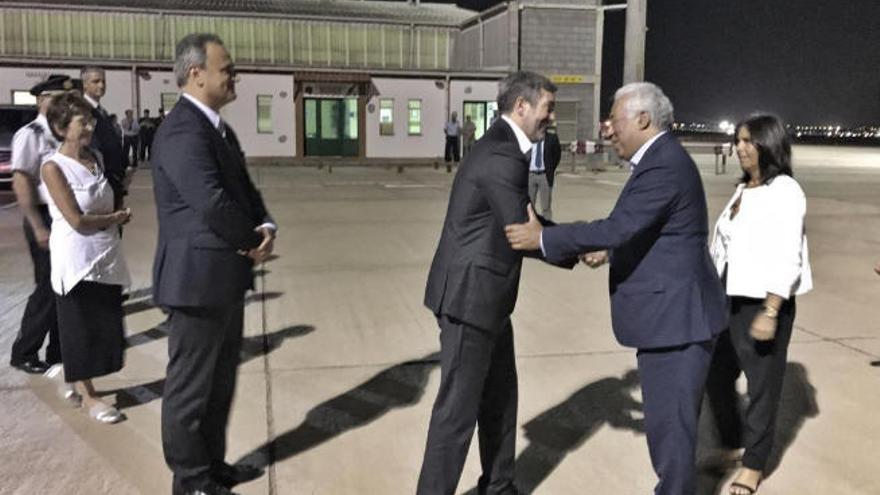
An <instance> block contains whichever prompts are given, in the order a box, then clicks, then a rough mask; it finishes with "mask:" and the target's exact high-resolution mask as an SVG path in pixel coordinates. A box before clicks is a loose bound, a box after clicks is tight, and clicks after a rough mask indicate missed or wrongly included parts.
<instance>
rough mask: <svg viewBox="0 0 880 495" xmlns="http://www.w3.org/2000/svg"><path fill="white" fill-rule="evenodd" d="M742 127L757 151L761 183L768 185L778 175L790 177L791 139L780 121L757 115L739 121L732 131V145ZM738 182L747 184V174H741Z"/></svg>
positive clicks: (773, 116) (771, 117)
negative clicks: (747, 132)
mask: <svg viewBox="0 0 880 495" xmlns="http://www.w3.org/2000/svg"><path fill="white" fill-rule="evenodd" d="M743 127H745V128H746V130H747V131H749V135H751V139H752V144H753V145H754V146H755V148H756V149H757V150H758V169H759V170H760V171H761V183H762V184H768V183H769V182H770V181H771V180H773V178H774V177H776V176H777V175H780V174H784V175H788V176H789V177H791V176H792V171H791V137H790V136H789V135H788V133H787V132H786V131H785V126H784V125H783V124H782V120H780V119H779V117H776V116H775V115H768V114H758V115H753V116H751V117H749V118H747V119H745V120H742V121H740V122H739V123H737V124H736V129H735V131H734V138H733V142H734V145H736V143H737V141H738V139H739V138H738V136H739V130H740V129H741V128H743ZM740 181H741V182H748V181H749V174H748V173H747V172H743V175H742V177H740Z"/></svg>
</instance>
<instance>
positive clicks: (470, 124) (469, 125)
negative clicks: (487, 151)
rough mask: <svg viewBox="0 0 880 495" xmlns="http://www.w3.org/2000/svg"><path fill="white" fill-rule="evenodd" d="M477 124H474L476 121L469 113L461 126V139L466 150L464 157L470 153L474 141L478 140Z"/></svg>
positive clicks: (463, 153)
mask: <svg viewBox="0 0 880 495" xmlns="http://www.w3.org/2000/svg"><path fill="white" fill-rule="evenodd" d="M476 136H477V126H476V124H474V121H473V120H471V116H470V115H467V116H465V118H464V125H462V126H461V139H462V143H463V144H464V150H463V152H462V158H464V157H466V156H467V155H468V153H470V152H471V148H472V147H473V146H474V142H476V140H477V137H476Z"/></svg>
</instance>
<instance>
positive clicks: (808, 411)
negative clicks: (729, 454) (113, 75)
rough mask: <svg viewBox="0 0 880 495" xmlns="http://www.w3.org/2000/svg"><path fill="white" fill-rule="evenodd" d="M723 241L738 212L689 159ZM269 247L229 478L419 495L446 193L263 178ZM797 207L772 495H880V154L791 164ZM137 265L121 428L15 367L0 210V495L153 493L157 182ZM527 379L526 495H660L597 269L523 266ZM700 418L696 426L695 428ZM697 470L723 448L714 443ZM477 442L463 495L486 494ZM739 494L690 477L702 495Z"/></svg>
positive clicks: (390, 179) (864, 151)
mask: <svg viewBox="0 0 880 495" xmlns="http://www.w3.org/2000/svg"><path fill="white" fill-rule="evenodd" d="M696 158H697V159H698V162H699V164H700V169H701V172H702V173H703V180H704V184H705V187H706V193H707V198H708V204H709V217H710V222H714V219H715V218H716V216H717V215H718V213H719V211H720V210H721V208H722V207H723V205H724V203H725V202H726V201H727V199H728V198H729V196H730V194H731V193H732V191H733V188H734V185H735V182H736V178H737V176H738V165H737V162H736V159H735V158H734V159H733V161H732V163H731V164H729V165H728V171H727V173H726V174H725V175H714V173H713V161H714V157H713V156H711V155H697V156H696ZM561 170H562V171H561V172H560V174H559V176H558V179H557V186H556V188H555V189H554V193H553V194H554V197H553V210H554V214H555V220H557V221H562V222H564V221H574V220H588V219H595V218H601V217H604V216H605V215H606V214H607V213H608V212H609V211H610V209H611V207H612V206H613V204H614V200H615V199H616V197H617V194H618V192H619V190H620V188H621V187H622V185H623V184H624V182H625V181H626V179H627V173H626V172H625V171H623V170H620V169H617V168H609V169H608V170H607V171H605V172H601V173H596V174H594V173H591V172H588V171H585V170H584V169H583V168H581V169H579V170H578V171H577V172H576V173H570V172H568V170H569V168H568V167H566V166H564V165H563V166H562V167H561ZM251 174H252V177H253V179H254V181H255V183H257V185H258V186H259V187H260V189H261V190H262V193H263V195H264V198H265V200H266V203H267V205H268V207H269V209H270V211H271V212H272V214H273V215H274V218H275V220H276V221H277V223H278V225H279V227H280V231H279V235H278V239H277V241H276V244H275V252H276V254H277V258H275V259H273V260H271V261H270V262H268V263H266V264H265V265H264V266H263V267H261V268H260V269H259V270H258V276H257V280H256V290H255V291H254V292H253V293H251V294H249V296H248V299H247V306H246V315H245V317H246V329H245V332H246V342H245V348H244V351H243V355H242V364H241V367H240V371H239V382H238V392H237V396H236V401H235V403H234V406H233V413H232V418H231V422H230V426H229V435H228V436H229V448H228V451H229V454H228V458H227V460H229V461H231V462H235V461H246V462H249V463H256V464H259V465H262V466H264V467H265V468H266V474H265V475H264V476H263V477H261V478H259V479H257V480H255V481H252V482H250V483H247V484H245V485H241V486H239V487H238V488H237V491H239V492H240V493H242V494H245V495H254V494H295V495H306V494H319V495H348V494H369V495H374V494H388V495H396V494H412V493H414V492H415V486H416V480H417V477H418V472H419V467H420V463H421V456H422V452H423V449H424V443H425V436H426V432H427V425H428V419H429V416H430V411H431V405H432V402H433V399H434V396H435V394H436V391H437V386H438V383H439V367H438V365H437V362H436V359H435V357H436V356H435V353H436V352H437V351H438V349H439V341H438V330H437V325H436V322H435V321H434V318H433V316H432V315H431V313H430V312H429V311H428V310H427V309H426V308H424V307H423V306H422V296H423V291H424V283H425V279H426V276H427V270H428V266H429V264H430V261H431V257H432V255H433V252H434V248H435V246H436V243H437V239H438V236H439V233H440V226H441V224H442V222H443V218H444V214H445V210H446V203H447V199H448V195H449V188H450V185H451V181H452V177H453V175H452V174H447V173H446V172H445V170H442V168H441V169H440V170H433V169H425V168H412V169H407V170H406V171H404V173H402V174H398V173H396V172H395V171H394V170H383V169H376V168H369V169H368V168H356V167H352V168H346V167H337V168H334V169H333V173H332V174H330V173H327V171H326V170H317V169H314V168H300V167H294V168H290V167H288V168H282V167H255V168H252V169H251ZM795 176H796V178H797V179H798V180H799V181H800V182H801V184H802V186H803V188H804V190H805V192H806V194H807V198H808V213H807V235H808V237H809V247H810V257H811V263H812V268H813V276H814V284H815V289H814V291H813V292H812V293H810V294H808V295H806V296H803V297H799V298H798V303H797V304H798V315H797V318H796V321H795V325H796V329H795V333H794V336H793V339H792V343H791V346H790V350H789V364H788V367H787V370H786V380H785V387H784V392H783V400H782V404H781V408H780V418H779V426H778V432H777V439H776V449H775V450H774V454H773V460H772V462H771V464H772V467H771V469H772V472H771V473H770V476H769V478H768V479H767V480H766V481H765V482H764V483H763V484H762V486H761V489H760V493H761V494H762V495H782V494H785V495H788V494H802V495H812V494H816V495H819V494H822V495H827V494H834V495H837V494H845V495H876V494H878V493H880V471H878V469H877V461H876V456H877V450H878V447H880V441H878V440H880V414H877V411H878V410H880V393H878V390H880V367H872V366H871V362H872V361H878V360H880V324H878V323H877V322H878V315H880V306H878V305H877V300H878V298H877V294H878V292H880V277H878V276H877V275H876V274H875V273H874V272H873V269H872V268H873V265H874V263H875V262H876V261H877V260H878V259H880V194H878V191H880V148H857V149H855V148H843V147H804V146H799V147H796V149H795ZM128 202H129V204H130V206H131V207H132V210H133V212H134V219H133V221H132V222H131V224H130V225H129V226H127V227H126V230H125V236H124V240H123V242H124V249H125V253H126V256H127V258H128V262H129V266H130V268H131V271H132V277H133V280H134V283H133V287H132V294H133V297H132V299H130V300H129V301H128V302H127V303H126V308H125V309H126V315H127V316H126V322H125V323H126V331H127V335H128V342H129V348H128V350H127V355H126V356H127V360H126V366H125V368H124V369H123V370H122V371H121V372H120V373H117V374H114V375H111V376H108V377H105V378H101V379H98V380H96V385H97V387H98V389H99V390H103V391H108V392H109V395H108V398H109V399H110V400H111V401H113V400H115V401H116V403H117V405H118V406H119V407H120V408H121V409H123V411H124V412H125V414H126V415H127V416H128V419H127V421H125V422H123V423H120V424H117V425H111V426H108V425H101V424H97V423H95V422H93V421H91V420H90V419H89V418H88V417H87V416H86V415H85V414H83V412H82V411H80V410H76V409H71V408H69V407H66V406H65V405H64V404H63V403H62V402H61V400H59V399H58V398H57V397H56V395H55V387H54V384H53V383H51V382H50V381H49V380H47V379H45V378H43V377H32V376H29V375H25V374H23V373H21V372H18V371H16V370H14V369H12V368H9V367H8V366H5V364H6V363H7V362H8V359H9V348H10V346H11V344H12V341H13V339H14V336H15V333H16V332H17V330H18V323H19V321H20V318H21V313H22V311H23V308H24V303H25V300H26V298H27V296H28V294H29V291H30V289H31V277H32V274H31V273H32V272H31V265H30V260H29V258H28V256H27V254H26V246H25V243H24V239H23V236H22V233H21V220H20V213H19V211H18V209H17V207H15V205H14V204H10V203H9V199H8V194H7V198H6V201H5V203H6V205H5V206H4V207H3V208H2V209H0V248H2V249H0V300H2V312H0V363H2V364H3V365H4V366H0V418H2V419H0V494H33V493H40V494H59V495H77V494H111V493H112V494H164V493H169V491H170V490H169V488H170V479H171V475H170V472H169V471H168V470H167V468H166V466H165V464H164V461H163V457H162V446H161V439H160V430H159V424H160V423H159V421H160V406H161V390H162V384H163V377H164V371H165V364H166V361H167V357H166V339H165V334H164V333H163V332H162V331H161V329H159V328H157V325H159V324H160V323H161V322H162V321H163V320H164V316H163V314H162V313H161V311H160V310H159V309H157V308H155V307H153V306H152V305H151V304H150V301H149V292H150V283H151V281H150V274H151V266H152V256H153V250H154V247H155V241H156V220H155V210H154V206H153V199H152V189H151V180H150V177H149V174H148V173H147V172H146V171H141V172H139V174H138V175H137V176H136V178H135V181H134V184H133V187H132V191H131V194H130V197H129V199H128ZM513 325H514V334H515V347H516V354H517V366H518V374H519V394H520V403H519V415H518V424H519V435H518V439H517V442H518V443H517V451H518V458H517V463H518V464H517V465H518V478H517V479H518V482H519V484H520V486H521V487H522V488H523V489H524V490H525V491H526V492H534V493H536V494H551V495H568V494H614V495H629V494H648V493H650V492H651V489H652V487H653V485H654V483H655V481H656V480H655V476H654V473H653V471H652V470H651V465H650V462H649V459H648V451H647V446H646V442H645V438H644V433H643V432H642V431H640V421H639V419H640V418H641V417H642V416H641V412H640V405H639V404H640V394H639V391H638V381H637V376H636V374H635V372H634V370H635V366H636V362H635V352H634V351H633V350H632V349H627V348H623V347H621V346H620V345H618V344H617V343H616V341H615V340H614V337H613V335H612V333H611V329H610V317H609V308H608V294H607V268H604V267H603V268H601V269H598V270H590V269H589V268H586V267H585V266H579V267H578V268H577V269H575V270H573V271H571V272H569V271H565V270H560V269H556V268H553V267H550V266H546V265H543V264H541V263H540V262H537V261H535V260H526V261H525V262H524V268H523V276H522V282H521V286H520V296H519V301H518V303H517V308H516V311H515V312H514V314H513ZM704 419H705V417H704ZM700 440H701V449H700V452H701V455H702V454H703V453H704V452H705V451H706V449H708V448H709V447H710V446H711V445H712V444H713V442H714V432H713V429H712V425H711V424H710V423H709V422H708V421H704V422H703V424H702V427H701V438H700ZM479 473H480V470H479V459H478V456H477V448H476V443H474V444H473V445H472V448H471V455H470V457H469V458H468V462H467V464H466V466H465V470H464V474H463V476H462V480H461V483H460V485H459V492H460V493H464V492H467V491H468V490H470V489H472V488H473V487H474V486H475V484H476V480H477V477H478V476H479ZM732 475H733V472H732V471H728V472H716V471H711V470H701V472H700V495H709V494H716V493H727V492H726V484H727V483H728V482H729V479H730V477H731V476H732Z"/></svg>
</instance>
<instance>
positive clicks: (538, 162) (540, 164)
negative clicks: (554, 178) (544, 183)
mask: <svg viewBox="0 0 880 495" xmlns="http://www.w3.org/2000/svg"><path fill="white" fill-rule="evenodd" d="M536 148H537V149H536V150H535V153H536V154H535V170H537V171H538V172H540V171H541V170H544V141H543V140H542V141H538V146H536Z"/></svg>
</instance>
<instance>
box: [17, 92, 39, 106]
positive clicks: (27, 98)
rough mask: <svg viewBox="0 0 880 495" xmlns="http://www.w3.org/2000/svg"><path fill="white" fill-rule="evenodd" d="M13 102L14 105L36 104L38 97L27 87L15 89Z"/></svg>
mask: <svg viewBox="0 0 880 495" xmlns="http://www.w3.org/2000/svg"><path fill="white" fill-rule="evenodd" d="M12 104H13V105H36V104H37V97H36V96H34V95H32V94H31V92H30V91H28V90H26V89H13V90H12Z"/></svg>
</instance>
